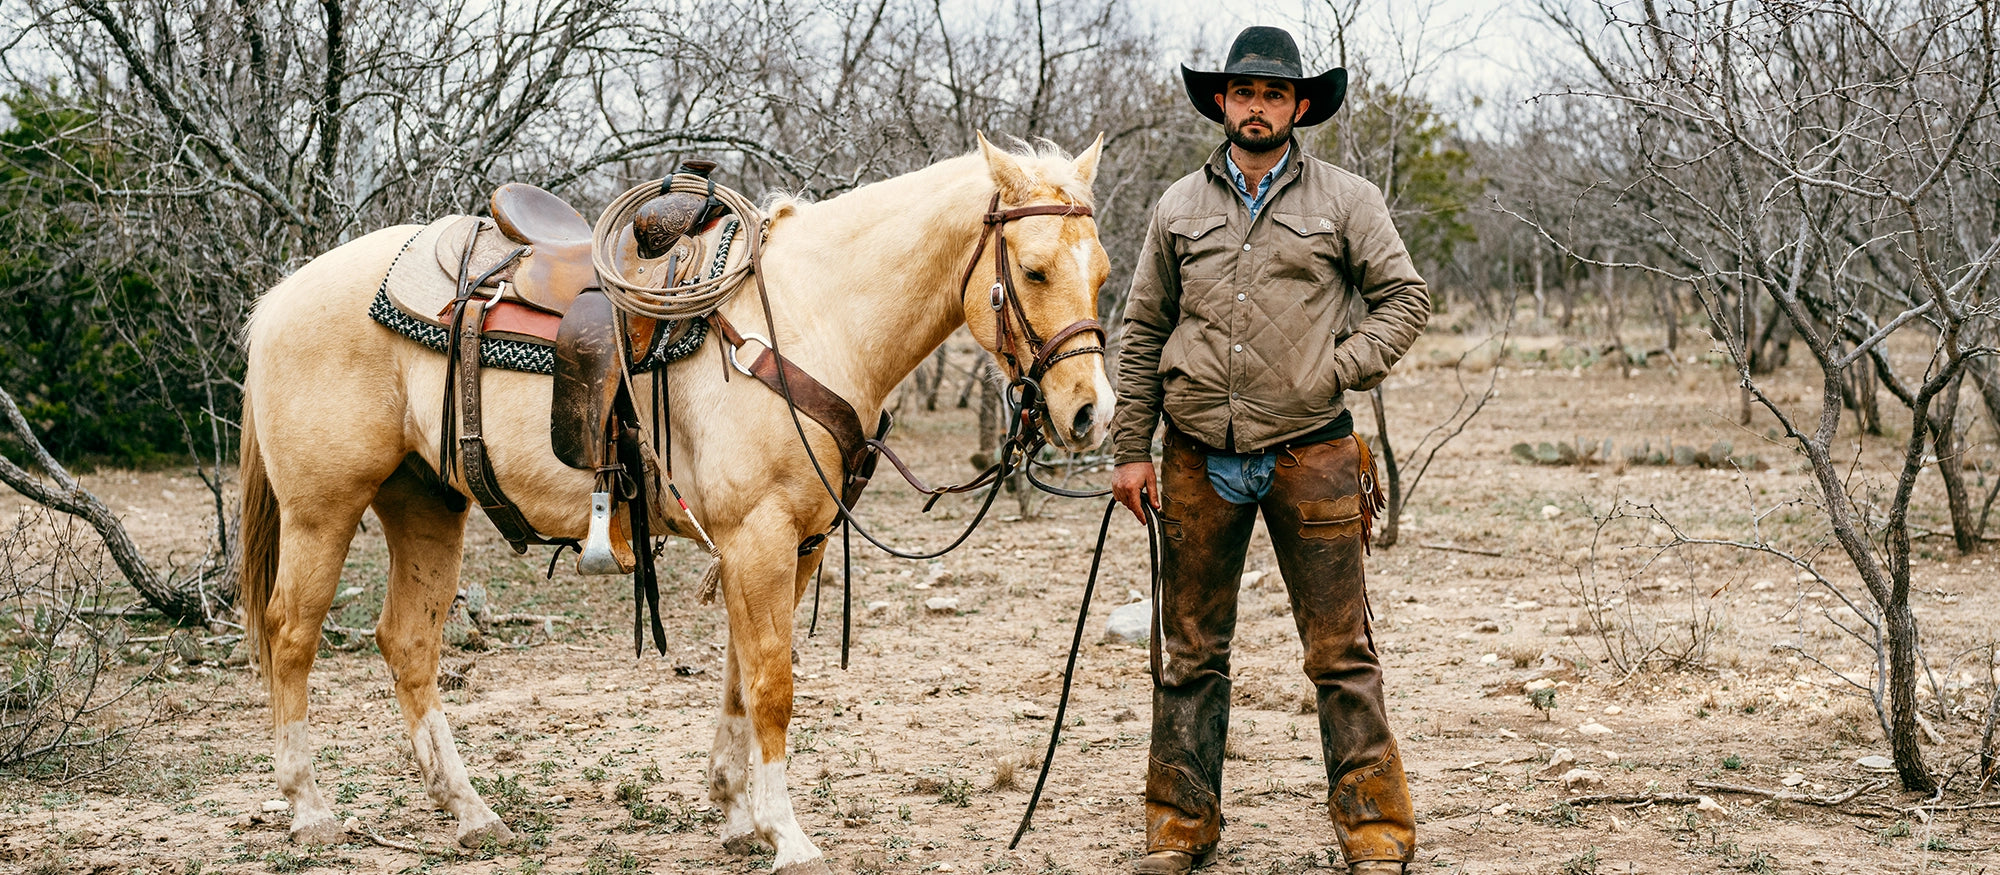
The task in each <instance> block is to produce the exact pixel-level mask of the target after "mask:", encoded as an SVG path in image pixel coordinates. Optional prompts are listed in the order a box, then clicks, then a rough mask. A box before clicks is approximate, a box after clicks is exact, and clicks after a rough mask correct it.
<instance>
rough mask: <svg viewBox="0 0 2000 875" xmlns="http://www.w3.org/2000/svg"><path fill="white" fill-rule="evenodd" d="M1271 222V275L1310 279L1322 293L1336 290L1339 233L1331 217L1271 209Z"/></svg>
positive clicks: (1298, 279) (1301, 279)
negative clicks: (1335, 231)
mask: <svg viewBox="0 0 2000 875" xmlns="http://www.w3.org/2000/svg"><path fill="white" fill-rule="evenodd" d="M1271 224H1272V225H1274V226H1275V227H1273V228H1272V229H1271V238H1272V240H1271V242H1272V246H1273V249H1274V251H1273V252H1272V253H1271V267H1270V273H1269V275H1270V277H1271V278H1272V279H1278V280H1294V281H1301V282H1307V283H1311V284H1312V285H1314V286H1316V287H1317V289H1316V290H1315V291H1319V292H1321V293H1324V292H1337V291H1339V288H1338V285H1337V283H1336V282H1335V281H1336V280H1338V279H1339V277H1340V272H1339V271H1338V270H1337V269H1336V266H1337V264H1338V262H1339V258H1340V237H1339V235H1337V234H1335V233H1334V230H1335V228H1336V227H1337V226H1336V225H1335V224H1334V222H1333V219H1331V218H1328V217H1326V216H1313V215H1303V214H1299V213H1278V212H1273V213H1272V214H1271Z"/></svg>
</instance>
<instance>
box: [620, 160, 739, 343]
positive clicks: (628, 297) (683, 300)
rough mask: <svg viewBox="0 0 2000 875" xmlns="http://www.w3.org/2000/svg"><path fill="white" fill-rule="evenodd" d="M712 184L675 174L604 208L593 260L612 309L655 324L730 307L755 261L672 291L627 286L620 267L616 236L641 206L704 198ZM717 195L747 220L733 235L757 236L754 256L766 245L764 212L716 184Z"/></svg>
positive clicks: (640, 187)
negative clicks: (663, 199)
mask: <svg viewBox="0 0 2000 875" xmlns="http://www.w3.org/2000/svg"><path fill="white" fill-rule="evenodd" d="M711 184H712V183H711V182H710V181H709V180H707V179H703V178H702V177H699V176H696V175H694V174H691V173H676V174H674V175H673V176H671V177H668V178H665V179H655V180H652V181H650V182H642V183H640V184H638V185H635V186H633V187H632V188H630V189H628V190H627V191H626V192H625V193H624V194H621V195H619V196H618V197H617V198H616V199H614V200H612V202H611V204H610V206H607V207H605V208H604V214H603V215H602V216H600V217H598V219H597V226H596V227H595V228H592V229H591V234H590V260H591V264H592V265H593V266H595V267H596V268H597V281H598V285H599V286H601V287H602V288H603V289H604V294H605V296H606V297H608V298H610V299H611V303H612V305H614V306H616V307H617V308H618V309H620V310H623V311H625V312H627V313H632V314H635V315H639V316H649V317H651V318H654V319H662V320H668V321H675V320H681V319H699V318H702V317H704V316H707V315H708V314H710V313H713V312H715V311H716V310H718V309H720V308H721V307H722V306H723V305H724V304H727V303H729V300H730V299H731V298H734V297H735V296H736V293H737V292H738V291H740V290H741V289H742V288H743V281H744V280H746V279H748V278H749V277H750V274H751V272H752V271H754V270H755V269H756V259H755V258H744V259H743V260H741V261H739V262H737V263H736V265H735V266H734V267H730V268H727V269H725V270H723V271H722V272H721V273H718V274H716V275H714V276H711V277H707V278H704V279H700V280H696V281H694V282H691V283H688V284H687V285H683V286H675V287H673V288H671V289H654V288H647V287H645V286H642V285H638V284H635V283H631V282H627V281H626V279H625V277H624V275H623V274H621V273H619V271H618V268H617V266H616V261H615V256H616V254H617V252H616V247H617V245H618V232H619V231H620V230H622V229H624V228H626V227H628V226H630V225H631V224H632V219H633V217H634V216H636V215H638V213H639V208H640V207H642V206H644V205H645V204H646V202H647V201H650V200H652V199H653V198H656V197H659V196H660V195H663V194H667V193H669V192H682V193H687V194H697V195H702V196H704V197H706V196H707V195H708V194H709V188H710V186H711ZM714 190H715V199H716V200H717V201H719V202H721V204H722V205H723V206H725V207H728V208H729V211H730V212H732V213H735V214H736V215H737V216H738V217H740V218H741V219H742V220H743V224H742V225H741V226H739V227H738V229H737V230H736V232H735V233H737V234H744V233H749V234H755V235H757V236H756V237H755V238H753V239H752V240H751V242H750V247H751V252H752V253H754V252H755V251H756V250H757V248H758V247H759V245H760V244H761V243H762V242H763V239H762V238H763V234H764V231H765V228H766V221H767V220H766V219H765V217H764V214H763V212H762V211H760V210H758V209H757V205H756V204H755V203H752V202H751V201H750V199H749V198H747V197H744V196H743V195H742V194H741V193H740V192H738V191H736V190H735V189H732V188H729V187H728V186H724V185H715V186H714ZM753 229H754V230H753ZM727 242H728V241H726V240H725V241H724V244H725V245H727Z"/></svg>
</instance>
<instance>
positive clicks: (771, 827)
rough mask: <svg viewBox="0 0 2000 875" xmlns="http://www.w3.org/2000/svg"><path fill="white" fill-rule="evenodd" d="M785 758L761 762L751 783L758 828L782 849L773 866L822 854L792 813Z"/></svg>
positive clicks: (784, 865) (804, 860)
mask: <svg viewBox="0 0 2000 875" xmlns="http://www.w3.org/2000/svg"><path fill="white" fill-rule="evenodd" d="M785 762H786V761H785V760H782V759H781V760H777V761H775V762H768V763H760V764H759V765H758V766H757V769H756V778H755V779H754V780H752V781H751V786H750V793H751V795H752V796H753V797H754V798H755V803H754V805H753V806H752V810H753V812H754V816H755V817H756V819H757V831H758V832H759V833H762V834H763V836H764V840H765V841H768V842H770V843H771V846H772V847H774V848H777V849H778V855H777V857H776V858H774V859H773V860H772V861H771V868H773V869H783V868H785V867H786V866H789V865H791V864H793V863H805V862H811V861H813V860H817V859H819V858H820V852H819V848H818V846H816V845H814V844H813V843H812V839H809V838H806V833H805V830H802V829H800V828H799V821H798V818H796V817H794V816H793V814H792V797H791V794H790V792H789V791H788V789H787V788H786V786H785Z"/></svg>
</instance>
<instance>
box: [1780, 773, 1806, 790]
mask: <svg viewBox="0 0 2000 875" xmlns="http://www.w3.org/2000/svg"><path fill="white" fill-rule="evenodd" d="M1805 782H1806V776H1805V775H1803V774H1800V773H1798V772H1793V773H1791V774H1789V775H1786V776H1785V777H1784V779H1783V780H1781V781H1780V782H1779V783H1782V784H1784V785H1785V786H1787V787H1797V786H1798V785H1800V784H1803V783H1805Z"/></svg>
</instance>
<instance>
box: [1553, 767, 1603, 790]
mask: <svg viewBox="0 0 2000 875" xmlns="http://www.w3.org/2000/svg"><path fill="white" fill-rule="evenodd" d="M1561 780H1562V785H1563V789H1565V790H1570V789H1575V788H1577V787H1595V786H1598V785H1599V784H1602V783H1604V776H1603V775H1601V774H1599V773H1598V772H1596V771H1595V770H1592V769H1570V770H1569V771H1567V772H1564V773H1563V776H1562V778H1561Z"/></svg>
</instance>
